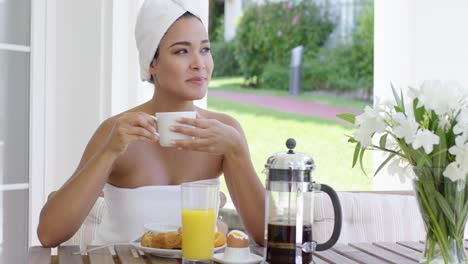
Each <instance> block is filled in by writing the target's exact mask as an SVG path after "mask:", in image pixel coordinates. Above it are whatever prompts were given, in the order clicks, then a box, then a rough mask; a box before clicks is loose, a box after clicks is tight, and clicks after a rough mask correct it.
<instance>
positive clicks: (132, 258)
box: [114, 245, 146, 264]
mask: <svg viewBox="0 0 468 264" xmlns="http://www.w3.org/2000/svg"><path fill="white" fill-rule="evenodd" d="M114 248H115V253H116V254H117V256H118V258H119V260H120V263H122V264H146V261H145V260H144V259H143V257H142V256H141V255H140V254H139V253H138V250H136V248H135V247H133V246H131V245H116V246H115V247H114Z"/></svg>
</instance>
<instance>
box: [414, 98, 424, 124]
mask: <svg viewBox="0 0 468 264" xmlns="http://www.w3.org/2000/svg"><path fill="white" fill-rule="evenodd" d="M418 103H419V100H418V98H415V99H414V100H413V112H414V118H415V119H416V122H417V123H421V122H422V121H423V120H424V113H425V112H426V109H425V108H424V107H419V108H418Z"/></svg>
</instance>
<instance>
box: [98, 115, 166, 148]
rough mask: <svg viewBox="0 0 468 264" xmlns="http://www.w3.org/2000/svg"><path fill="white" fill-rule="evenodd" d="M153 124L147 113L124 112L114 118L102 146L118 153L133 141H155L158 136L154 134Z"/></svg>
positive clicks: (152, 119) (153, 121)
mask: <svg viewBox="0 0 468 264" xmlns="http://www.w3.org/2000/svg"><path fill="white" fill-rule="evenodd" d="M155 124H156V122H155V120H154V118H153V117H152V116H151V115H149V114H147V113H143V112H130V113H124V114H122V115H120V116H118V117H117V119H116V120H115V122H114V126H113V127H112V130H111V132H110V134H109V137H108V138H107V142H106V144H105V145H104V148H105V149H107V150H109V151H110V152H113V153H115V154H118V155H120V154H122V153H124V152H125V151H126V150H127V147H128V144H130V143H131V142H133V141H137V140H143V141H147V142H156V141H158V137H157V136H156V135H155V132H156V128H155Z"/></svg>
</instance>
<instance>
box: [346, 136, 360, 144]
mask: <svg viewBox="0 0 468 264" xmlns="http://www.w3.org/2000/svg"><path fill="white" fill-rule="evenodd" d="M348 142H349V143H359V142H358V141H357V140H355V139H354V138H353V137H349V139H348Z"/></svg>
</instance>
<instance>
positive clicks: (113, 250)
mask: <svg viewBox="0 0 468 264" xmlns="http://www.w3.org/2000/svg"><path fill="white" fill-rule="evenodd" d="M465 245H468V241H465ZM94 247H97V246H89V248H90V249H91V248H94ZM249 248H250V252H251V253H252V254H256V255H258V256H263V253H264V248H263V247H261V246H258V245H253V244H251V245H250V246H249ZM423 250H424V244H423V243H422V242H416V241H413V242H410V241H401V242H374V243H367V242H366V243H349V244H347V245H345V244H336V245H335V246H334V247H333V248H331V249H328V250H325V251H317V252H314V253H313V257H312V260H313V262H312V263H316V264H321V263H323V264H325V263H339V264H348V263H349V264H351V263H362V264H379V263H395V264H397V263H398V264H401V263H403V264H404V263H419V258H420V257H421V256H422V252H423ZM78 251H80V249H79V247H78V246H60V247H58V248H57V254H56V255H52V250H51V249H50V248H43V247H40V246H33V247H31V248H30V249H29V255H28V264H33V263H34V264H46V263H47V264H50V263H52V264H79V263H90V264H94V263H100V264H114V263H115V264H119V263H120V264H130V263H131V264H139V263H141V264H171V263H174V264H175V263H182V260H181V258H166V257H160V256H155V255H151V254H145V253H144V252H142V251H140V250H138V249H136V248H135V247H133V246H131V245H116V246H110V247H106V248H101V249H98V250H95V251H91V252H88V253H87V254H83V255H80V254H78V255H77V254H73V253H74V252H78ZM262 261H263V260H262ZM214 263H222V262H216V261H215V262H214ZM227 263H229V262H227ZM231 263H246V262H242V261H240V262H231ZM247 263H248V262H247ZM257 263H260V262H257Z"/></svg>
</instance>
